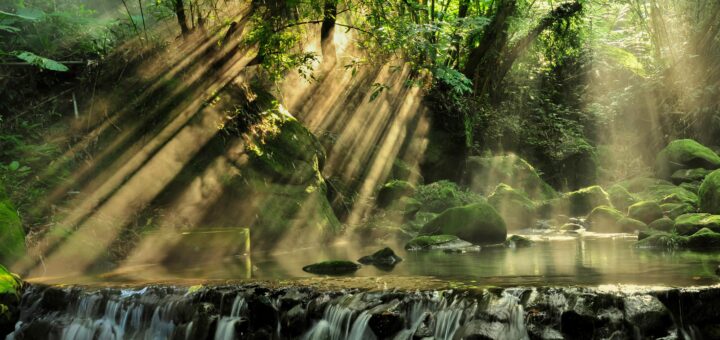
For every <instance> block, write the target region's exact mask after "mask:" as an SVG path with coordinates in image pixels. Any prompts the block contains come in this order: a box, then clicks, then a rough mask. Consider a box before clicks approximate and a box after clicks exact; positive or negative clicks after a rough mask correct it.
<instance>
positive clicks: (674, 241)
mask: <svg viewBox="0 0 720 340" xmlns="http://www.w3.org/2000/svg"><path fill="white" fill-rule="evenodd" d="M686 244H687V237H684V236H678V235H675V234H669V233H665V232H658V233H654V234H652V235H649V236H648V237H646V238H643V239H642V240H640V241H638V242H637V243H636V244H635V246H636V247H638V248H650V249H667V250H670V249H682V248H685V247H686Z"/></svg>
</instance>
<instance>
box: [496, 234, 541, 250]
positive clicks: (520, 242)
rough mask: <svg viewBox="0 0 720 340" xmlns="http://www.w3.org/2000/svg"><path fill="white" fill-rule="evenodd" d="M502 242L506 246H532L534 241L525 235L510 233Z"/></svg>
mask: <svg viewBox="0 0 720 340" xmlns="http://www.w3.org/2000/svg"><path fill="white" fill-rule="evenodd" d="M503 244H504V245H505V247H507V248H527V247H532V245H533V244H535V242H533V241H531V240H530V239H528V238H527V237H522V236H520V235H512V236H510V237H508V238H507V240H505V242H504V243H503Z"/></svg>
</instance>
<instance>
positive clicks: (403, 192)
mask: <svg viewBox="0 0 720 340" xmlns="http://www.w3.org/2000/svg"><path fill="white" fill-rule="evenodd" d="M414 193H415V186H414V185H412V184H410V183H409V182H407V181H403V180H392V181H390V182H387V183H385V185H383V186H382V187H381V188H380V191H378V194H377V205H378V207H381V208H386V207H388V206H389V205H390V204H391V203H393V202H394V201H396V200H399V199H400V198H402V197H409V196H412V195H413V194H414Z"/></svg>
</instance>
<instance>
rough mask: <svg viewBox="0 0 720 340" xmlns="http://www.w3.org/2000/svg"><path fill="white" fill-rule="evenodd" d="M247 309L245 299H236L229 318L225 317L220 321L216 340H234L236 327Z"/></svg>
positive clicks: (238, 297) (239, 297)
mask: <svg viewBox="0 0 720 340" xmlns="http://www.w3.org/2000/svg"><path fill="white" fill-rule="evenodd" d="M246 309H247V304H246V303H245V299H244V298H243V297H241V296H237V297H235V300H233V304H232V310H231V311H230V315H229V316H223V317H222V318H220V320H219V321H218V325H217V331H216V332H215V340H233V339H235V338H236V336H235V325H236V324H237V323H238V322H240V321H241V320H242V318H241V317H240V315H241V313H242V312H244V311H245V310H246Z"/></svg>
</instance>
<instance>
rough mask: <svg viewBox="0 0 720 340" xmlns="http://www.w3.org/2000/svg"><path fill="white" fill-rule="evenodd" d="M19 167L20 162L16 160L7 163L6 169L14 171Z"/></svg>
mask: <svg viewBox="0 0 720 340" xmlns="http://www.w3.org/2000/svg"><path fill="white" fill-rule="evenodd" d="M19 168H20V163H19V162H18V161H12V162H11V163H10V164H9V165H8V170H10V171H15V170H17V169H19Z"/></svg>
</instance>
